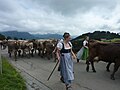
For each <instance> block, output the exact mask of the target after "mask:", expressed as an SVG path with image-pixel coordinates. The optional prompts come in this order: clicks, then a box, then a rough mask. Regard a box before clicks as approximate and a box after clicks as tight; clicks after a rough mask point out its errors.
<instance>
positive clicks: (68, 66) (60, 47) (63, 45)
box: [57, 33, 76, 90]
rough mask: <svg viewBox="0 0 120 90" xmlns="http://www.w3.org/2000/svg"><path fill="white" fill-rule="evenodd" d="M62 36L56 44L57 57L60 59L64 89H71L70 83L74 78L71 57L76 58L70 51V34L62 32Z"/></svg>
mask: <svg viewBox="0 0 120 90" xmlns="http://www.w3.org/2000/svg"><path fill="white" fill-rule="evenodd" d="M63 37H64V40H63V42H59V43H58V44H57V58H58V60H60V75H61V80H62V81H63V82H64V83H65V85H66V90H72V86H71V83H72V81H73V80H74V74H73V60H72V59H73V58H74V59H76V56H75V54H74V53H73V51H72V44H71V42H70V39H71V37H70V34H69V33H64V35H63Z"/></svg>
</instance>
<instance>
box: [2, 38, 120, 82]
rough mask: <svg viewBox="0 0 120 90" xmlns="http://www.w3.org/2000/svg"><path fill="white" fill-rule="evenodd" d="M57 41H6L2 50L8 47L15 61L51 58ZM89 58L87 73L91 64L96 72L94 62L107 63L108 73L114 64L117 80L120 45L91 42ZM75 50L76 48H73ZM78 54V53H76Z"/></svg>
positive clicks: (112, 75) (119, 65)
mask: <svg viewBox="0 0 120 90" xmlns="http://www.w3.org/2000/svg"><path fill="white" fill-rule="evenodd" d="M57 42H58V41H57V40H55V39H54V40H53V39H50V40H42V39H41V40H8V41H6V40H4V41H1V42H0V44H1V46H2V49H5V48H6V47H8V53H9V56H10V57H11V55H12V53H13V55H14V58H15V60H17V57H18V56H23V57H24V56H28V57H30V56H32V57H33V56H34V54H38V55H39V56H41V57H47V58H48V59H50V58H51V56H52V52H53V50H54V48H55V46H56V44H57ZM88 47H89V57H88V59H87V62H86V64H87V67H86V70H87V72H88V71H89V65H90V64H91V66H92V70H93V72H96V70H95V67H94V62H95V61H96V59H97V61H104V62H107V63H108V65H107V67H106V68H107V71H110V70H109V67H110V65H111V63H114V69H113V73H112V74H111V79H113V80H114V79H115V77H114V74H115V72H116V71H117V70H118V68H119V67H120V43H119V42H118V43H105V42H99V41H95V40H90V41H89V44H88ZM73 48H74V47H73ZM75 52H77V51H75Z"/></svg>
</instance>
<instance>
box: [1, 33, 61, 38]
mask: <svg viewBox="0 0 120 90" xmlns="http://www.w3.org/2000/svg"><path fill="white" fill-rule="evenodd" d="M0 33H1V34H2V35H4V36H6V37H10V38H12V39H14V38H18V39H50V38H56V39H61V38H62V35H60V34H49V33H48V34H30V33H28V32H18V31H5V32H0Z"/></svg>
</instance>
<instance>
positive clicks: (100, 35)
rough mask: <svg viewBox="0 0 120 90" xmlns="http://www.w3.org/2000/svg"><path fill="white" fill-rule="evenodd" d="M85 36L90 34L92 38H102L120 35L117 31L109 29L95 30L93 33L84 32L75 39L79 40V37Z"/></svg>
mask: <svg viewBox="0 0 120 90" xmlns="http://www.w3.org/2000/svg"><path fill="white" fill-rule="evenodd" d="M85 36H89V37H90V39H95V40H101V39H106V40H109V39H114V38H120V35H119V34H118V33H117V34H116V33H110V32H109V31H95V32H93V33H85V34H82V35H80V36H78V37H76V38H74V39H73V40H78V39H83V38H84V37H85Z"/></svg>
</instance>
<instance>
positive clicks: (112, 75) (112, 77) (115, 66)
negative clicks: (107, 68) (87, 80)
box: [111, 62, 120, 80]
mask: <svg viewBox="0 0 120 90" xmlns="http://www.w3.org/2000/svg"><path fill="white" fill-rule="evenodd" d="M119 66H120V64H119V62H118V63H115V65H114V70H113V73H112V74H111V79H112V80H115V77H114V75H115V72H116V71H117V70H118V68H119Z"/></svg>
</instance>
